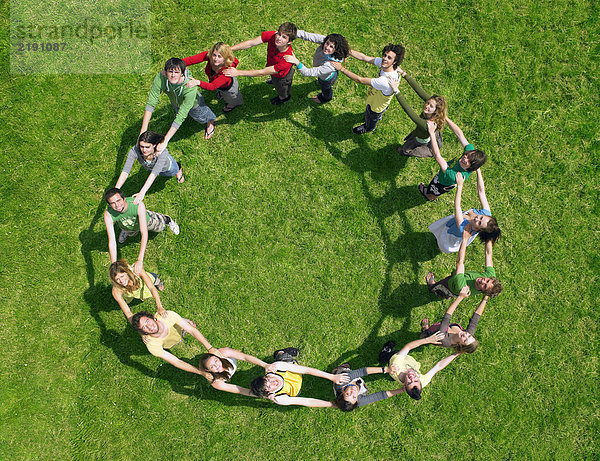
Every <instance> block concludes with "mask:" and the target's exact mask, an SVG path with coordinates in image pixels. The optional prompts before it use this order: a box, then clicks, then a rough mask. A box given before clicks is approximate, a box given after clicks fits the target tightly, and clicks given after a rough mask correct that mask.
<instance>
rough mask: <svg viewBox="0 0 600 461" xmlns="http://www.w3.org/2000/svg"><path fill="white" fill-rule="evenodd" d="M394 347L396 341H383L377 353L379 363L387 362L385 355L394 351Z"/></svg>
mask: <svg viewBox="0 0 600 461" xmlns="http://www.w3.org/2000/svg"><path fill="white" fill-rule="evenodd" d="M395 347H396V343H395V342H394V341H388V342H387V343H385V344H384V345H383V347H382V348H381V352H380V353H379V357H378V359H379V363H385V362H387V360H386V357H387V356H389V355H390V354H391V353H392V352H394V348H395ZM382 359H383V360H382Z"/></svg>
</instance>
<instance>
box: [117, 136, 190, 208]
mask: <svg viewBox="0 0 600 461" xmlns="http://www.w3.org/2000/svg"><path fill="white" fill-rule="evenodd" d="M164 139H165V137H164V136H163V135H162V134H158V133H154V132H152V131H144V132H143V133H142V134H141V135H140V137H139V138H138V142H137V143H136V145H135V146H133V147H132V148H131V149H129V152H128V153H127V159H126V160H125V166H123V171H121V174H120V175H119V179H118V180H117V184H116V185H115V187H116V188H118V189H120V188H121V186H122V185H123V184H124V183H125V181H126V180H127V177H128V176H129V173H130V172H131V168H132V167H133V164H134V162H135V160H136V159H137V161H138V162H139V163H140V165H142V166H143V167H144V168H145V169H146V170H148V171H150V175H148V179H147V180H146V182H145V183H144V185H143V186H142V188H141V190H140V191H139V192H138V193H137V194H133V197H134V199H135V200H134V201H133V203H134V205H138V204H139V203H140V202H141V201H142V200H144V197H145V196H146V193H147V192H148V189H150V186H152V183H153V182H154V180H155V179H156V177H157V176H167V177H173V176H175V177H176V178H177V182H178V183H182V182H183V181H185V178H184V176H183V168H182V166H181V163H179V162H178V161H176V160H175V159H174V158H173V157H171V155H170V154H169V151H168V150H167V149H165V150H163V151H162V152H161V153H160V154H157V153H156V146H157V145H158V144H160V143H162V142H163V141H164Z"/></svg>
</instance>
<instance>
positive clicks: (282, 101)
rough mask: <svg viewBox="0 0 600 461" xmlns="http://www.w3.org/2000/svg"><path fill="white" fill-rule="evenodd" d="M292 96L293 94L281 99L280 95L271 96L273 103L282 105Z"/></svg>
mask: <svg viewBox="0 0 600 461" xmlns="http://www.w3.org/2000/svg"><path fill="white" fill-rule="evenodd" d="M291 98H292V97H291V96H288V97H287V98H285V99H280V98H279V96H275V97H274V98H271V104H273V105H274V106H280V105H281V104H283V103H284V102H288V101H289V100H290V99H291Z"/></svg>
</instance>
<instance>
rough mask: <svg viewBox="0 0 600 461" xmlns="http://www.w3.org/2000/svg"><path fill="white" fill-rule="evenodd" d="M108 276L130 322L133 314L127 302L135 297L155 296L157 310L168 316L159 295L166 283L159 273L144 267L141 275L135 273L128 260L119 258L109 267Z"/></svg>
mask: <svg viewBox="0 0 600 461" xmlns="http://www.w3.org/2000/svg"><path fill="white" fill-rule="evenodd" d="M108 276H109V278H110V281H111V282H112V285H113V287H112V295H113V298H115V301H116V302H117V303H118V304H119V307H120V308H121V310H122V311H123V314H125V317H127V320H128V321H129V322H130V323H131V318H132V317H133V314H132V313H131V309H130V308H129V305H128V304H127V303H130V302H131V301H133V300H134V299H139V300H141V301H145V300H146V299H148V298H154V302H155V303H156V311H157V312H158V313H159V314H160V315H162V316H163V317H166V316H167V311H166V310H165V308H164V307H163V306H162V303H161V302H160V296H159V295H158V292H159V291H163V290H164V289H165V284H164V283H163V282H162V280H161V279H160V278H159V277H158V275H156V274H154V273H152V272H150V273H148V272H146V271H145V270H144V269H142V270H141V271H140V275H135V274H134V273H133V268H132V267H131V266H130V265H129V264H127V261H125V260H124V259H119V260H118V261H115V262H114V263H112V264H111V265H110V267H109V268H108Z"/></svg>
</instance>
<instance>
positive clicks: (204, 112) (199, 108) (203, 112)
mask: <svg viewBox="0 0 600 461" xmlns="http://www.w3.org/2000/svg"><path fill="white" fill-rule="evenodd" d="M197 101H198V105H196V106H194V107H192V108H191V109H190V111H189V112H188V115H189V116H190V117H191V118H193V119H194V120H196V121H197V122H198V123H201V124H206V130H205V132H204V139H210V138H212V136H213V134H214V133H215V120H216V118H217V117H216V116H215V114H214V112H213V111H212V110H211V109H210V107H208V106H207V105H206V103H205V102H204V98H203V97H202V95H201V94H198V96H197Z"/></svg>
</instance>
